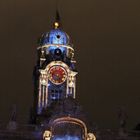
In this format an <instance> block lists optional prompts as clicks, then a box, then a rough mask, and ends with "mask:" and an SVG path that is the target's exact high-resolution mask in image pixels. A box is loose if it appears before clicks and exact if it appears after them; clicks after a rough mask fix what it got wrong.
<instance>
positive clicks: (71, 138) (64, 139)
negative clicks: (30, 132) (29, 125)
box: [52, 135, 82, 140]
mask: <svg viewBox="0 0 140 140" xmlns="http://www.w3.org/2000/svg"><path fill="white" fill-rule="evenodd" d="M52 140H82V139H81V138H79V137H78V136H69V135H65V136H63V137H61V136H55V137H54V138H53V139H52Z"/></svg>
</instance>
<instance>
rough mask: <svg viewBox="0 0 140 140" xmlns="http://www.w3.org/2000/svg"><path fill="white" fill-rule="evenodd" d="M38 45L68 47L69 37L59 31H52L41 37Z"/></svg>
mask: <svg viewBox="0 0 140 140" xmlns="http://www.w3.org/2000/svg"><path fill="white" fill-rule="evenodd" d="M39 44H40V45H41V46H44V45H47V44H54V45H58V44H59V45H69V36H68V35H67V33H65V32H64V31H62V30H61V29H59V28H58V29H52V30H51V31H50V32H48V33H45V34H43V35H42V37H41V39H40V42H39Z"/></svg>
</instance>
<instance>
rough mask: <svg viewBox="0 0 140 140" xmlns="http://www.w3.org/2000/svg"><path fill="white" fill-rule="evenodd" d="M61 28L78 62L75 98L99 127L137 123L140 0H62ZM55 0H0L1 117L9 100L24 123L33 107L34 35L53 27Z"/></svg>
mask: <svg viewBox="0 0 140 140" xmlns="http://www.w3.org/2000/svg"><path fill="white" fill-rule="evenodd" d="M59 9H60V14H61V17H62V23H63V29H64V30H65V31H66V32H67V33H68V34H69V35H70V37H71V39H72V42H73V44H74V48H75V58H76V60H77V70H78V72H79V74H78V77H77V98H78V99H79V101H80V103H81V104H82V105H83V106H84V109H85V111H86V112H88V114H89V115H90V118H92V120H93V121H94V122H96V123H97V124H98V125H99V127H106V128H112V127H113V128H117V127H118V118H117V114H118V113H117V112H118V108H119V107H120V106H124V107H125V108H126V111H127V114H128V124H127V125H128V127H129V128H133V127H134V126H135V125H136V123H138V122H140V110H139V107H140V0H61V1H60V3H59ZM54 15H55V0H0V49H1V50H0V65H1V67H0V112H1V113H0V114H1V115H0V121H3V120H4V121H5V122H7V121H8V119H9V116H10V108H11V106H12V104H17V107H18V120H19V121H20V122H25V121H26V120H27V119H28V115H29V114H28V112H29V108H30V106H32V100H33V84H32V71H33V67H34V65H35V62H36V48H37V39H38V37H39V36H40V35H41V34H42V33H44V32H46V31H49V30H50V29H51V26H52V22H53V20H54Z"/></svg>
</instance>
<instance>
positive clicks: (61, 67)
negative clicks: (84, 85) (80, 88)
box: [34, 18, 77, 115]
mask: <svg viewBox="0 0 140 140" xmlns="http://www.w3.org/2000/svg"><path fill="white" fill-rule="evenodd" d="M37 53H38V58H37V65H36V67H35V71H34V78H35V79H34V82H35V83H34V85H35V93H34V96H35V100H34V101H35V102H34V103H35V110H36V115H41V114H42V112H43V110H45V111H46V112H47V108H48V107H49V106H50V105H51V104H52V103H53V102H57V101H61V100H64V99H67V98H69V97H71V98H73V99H75V97H76V95H75V92H76V74H77V72H76V70H75V63H76V61H75V60H74V48H73V45H72V44H71V43H70V38H69V36H68V35H67V33H65V32H64V31H63V30H62V29H61V26H60V20H59V19H58V18H56V21H55V22H54V24H53V28H52V29H51V30H50V31H49V32H47V33H44V34H43V35H42V37H41V38H40V40H39V46H38V48H37Z"/></svg>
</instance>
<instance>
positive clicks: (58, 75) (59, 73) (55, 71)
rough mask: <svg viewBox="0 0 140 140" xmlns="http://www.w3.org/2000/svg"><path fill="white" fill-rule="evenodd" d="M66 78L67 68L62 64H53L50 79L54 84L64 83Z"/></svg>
mask: <svg viewBox="0 0 140 140" xmlns="http://www.w3.org/2000/svg"><path fill="white" fill-rule="evenodd" d="M66 78H67V73H66V70H65V69H64V68H63V67H61V66H53V67H52V68H51V69H50V71H49V80H50V81H51V82H52V83H54V84H62V83H63V82H64V81H65V80H66Z"/></svg>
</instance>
